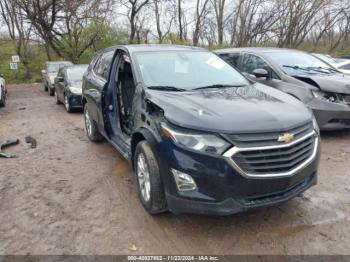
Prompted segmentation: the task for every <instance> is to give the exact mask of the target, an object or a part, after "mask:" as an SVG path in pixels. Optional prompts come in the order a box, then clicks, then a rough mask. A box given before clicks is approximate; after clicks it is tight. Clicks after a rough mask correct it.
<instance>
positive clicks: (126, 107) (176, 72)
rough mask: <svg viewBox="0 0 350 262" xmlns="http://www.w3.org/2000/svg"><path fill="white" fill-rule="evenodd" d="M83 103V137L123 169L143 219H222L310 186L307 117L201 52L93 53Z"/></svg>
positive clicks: (312, 158)
mask: <svg viewBox="0 0 350 262" xmlns="http://www.w3.org/2000/svg"><path fill="white" fill-rule="evenodd" d="M83 104H84V117H85V127H86V133H87V136H88V138H89V139H90V140H91V141H101V140H102V139H103V138H105V139H106V140H107V141H108V142H109V143H111V144H112V145H113V146H114V147H115V148H116V149H117V150H118V151H119V152H120V153H121V154H122V155H123V156H124V157H125V158H127V159H128V160H129V161H130V164H131V166H132V167H133V169H134V172H135V177H136V181H137V187H138V193H139V197H140V202H141V203H142V205H143V207H144V208H145V210H147V211H148V212H149V213H150V214H157V213H161V212H165V211H167V210H170V211H171V212H173V213H177V214H178V213H199V214H217V215H229V214H234V213H237V212H243V211H247V210H250V209H254V208H261V207H266V206H271V205H277V204H279V203H282V202H285V201H288V200H290V199H292V198H294V197H295V196H297V195H299V194H301V193H302V192H304V191H305V190H307V189H308V188H310V187H311V186H313V185H315V184H316V182H317V169H318V162H319V153H320V147H319V141H320V139H319V130H318V126H317V123H316V121H315V120H314V117H313V115H312V112H311V111H310V110H309V109H308V108H306V107H305V105H304V104H303V103H301V102H300V101H298V100H297V99H295V98H293V97H291V96H289V95H287V94H285V93H283V92H280V91H278V90H275V89H273V88H271V87H268V86H264V85H262V84H259V83H253V82H251V81H249V80H248V79H246V78H245V77H244V76H243V75H242V74H240V73H239V72H237V71H236V70H235V69H234V68H232V67H231V66H230V65H229V64H227V63H226V62H225V61H224V60H222V59H221V58H219V57H218V56H216V55H215V54H213V53H212V52H209V51H207V50H205V49H201V48H194V47H185V46H171V45H126V46H118V47H113V48H109V49H106V50H102V51H100V52H99V53H97V54H96V55H95V57H94V59H93V60H92V62H91V64H90V66H89V68H88V70H87V73H86V74H85V75H84V78H83Z"/></svg>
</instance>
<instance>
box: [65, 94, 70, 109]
mask: <svg viewBox="0 0 350 262" xmlns="http://www.w3.org/2000/svg"><path fill="white" fill-rule="evenodd" d="M64 106H65V107H66V110H67V112H69V111H70V104H69V100H68V97H67V96H66V95H64Z"/></svg>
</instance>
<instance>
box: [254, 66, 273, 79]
mask: <svg viewBox="0 0 350 262" xmlns="http://www.w3.org/2000/svg"><path fill="white" fill-rule="evenodd" d="M253 75H254V76H255V77H256V78H268V77H269V72H267V70H266V69H262V68H258V69H255V70H254V71H253Z"/></svg>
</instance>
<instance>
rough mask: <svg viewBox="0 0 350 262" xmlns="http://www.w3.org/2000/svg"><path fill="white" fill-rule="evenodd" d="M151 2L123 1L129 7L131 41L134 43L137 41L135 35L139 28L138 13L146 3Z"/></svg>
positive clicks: (146, 0)
mask: <svg viewBox="0 0 350 262" xmlns="http://www.w3.org/2000/svg"><path fill="white" fill-rule="evenodd" d="M149 3H150V0H127V1H122V4H123V5H124V6H125V7H126V8H127V13H128V14H127V17H128V20H129V24H130V38H129V43H130V44H132V43H134V41H135V35H136V30H137V19H138V18H137V15H138V14H139V12H140V11H141V10H142V8H144V7H145V6H146V5H148V4H149Z"/></svg>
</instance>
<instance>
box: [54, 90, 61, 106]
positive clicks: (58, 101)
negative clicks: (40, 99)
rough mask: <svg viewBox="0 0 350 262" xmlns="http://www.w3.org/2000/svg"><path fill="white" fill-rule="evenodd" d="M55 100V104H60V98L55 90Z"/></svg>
mask: <svg viewBox="0 0 350 262" xmlns="http://www.w3.org/2000/svg"><path fill="white" fill-rule="evenodd" d="M55 102H56V105H60V104H62V102H61V101H60V99H59V98H58V96H57V92H55Z"/></svg>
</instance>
